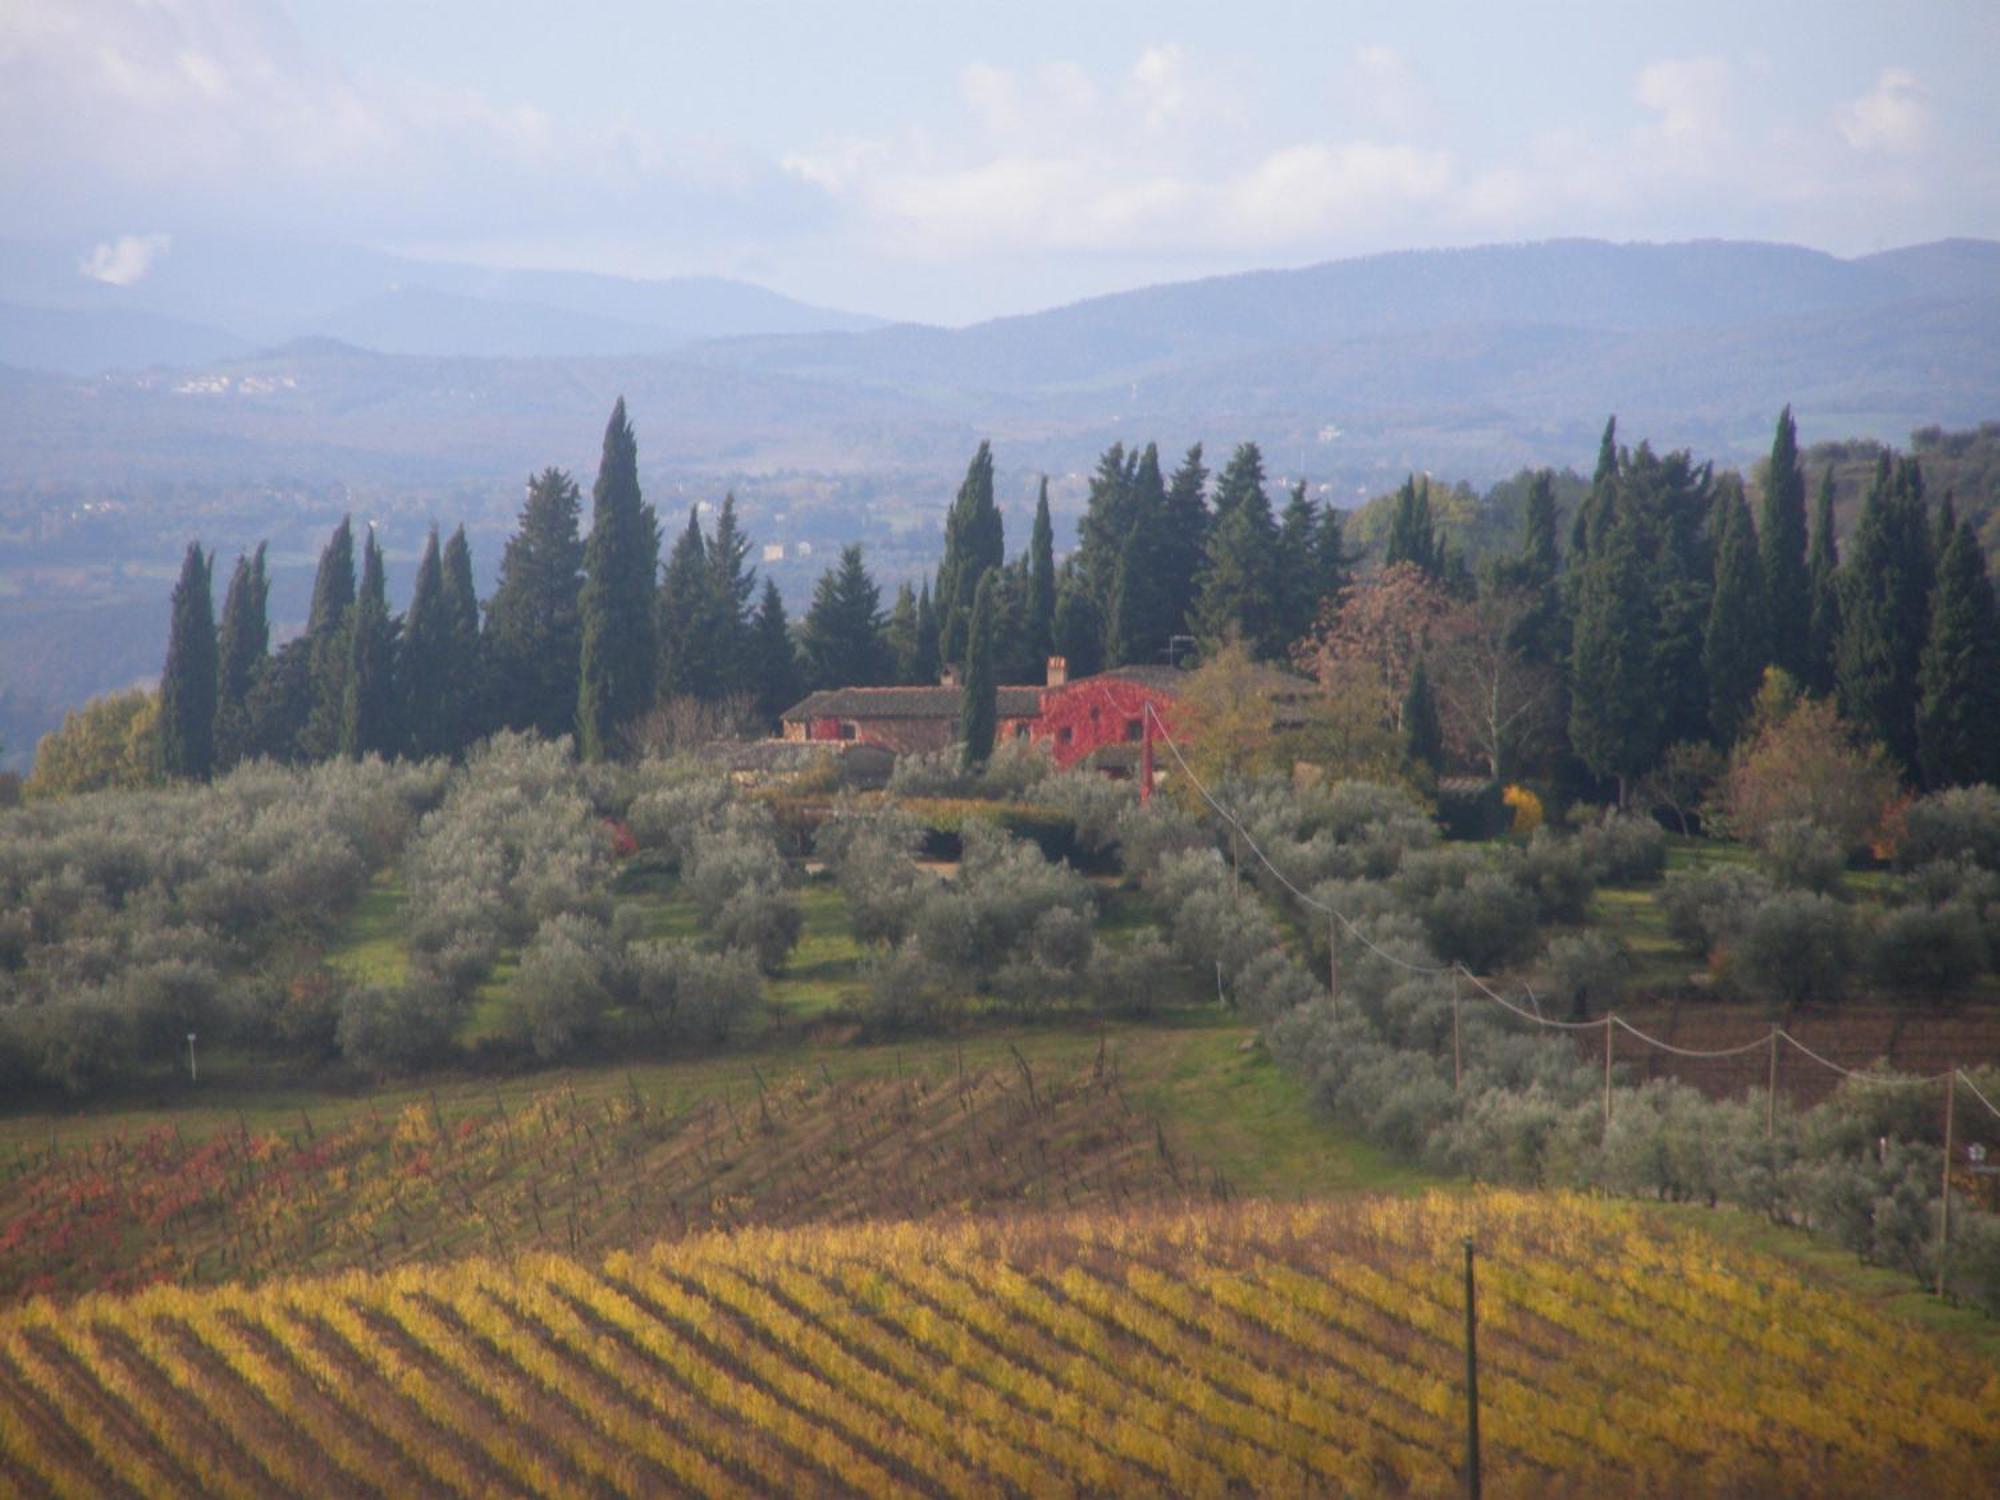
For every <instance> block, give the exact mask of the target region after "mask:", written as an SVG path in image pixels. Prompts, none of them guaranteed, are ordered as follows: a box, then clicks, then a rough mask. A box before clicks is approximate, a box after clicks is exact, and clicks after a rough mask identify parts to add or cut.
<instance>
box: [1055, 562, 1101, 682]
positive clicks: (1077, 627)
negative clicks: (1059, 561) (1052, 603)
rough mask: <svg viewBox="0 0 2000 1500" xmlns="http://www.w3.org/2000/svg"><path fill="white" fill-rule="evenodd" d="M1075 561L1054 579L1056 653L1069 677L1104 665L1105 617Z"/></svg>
mask: <svg viewBox="0 0 2000 1500" xmlns="http://www.w3.org/2000/svg"><path fill="white" fill-rule="evenodd" d="M1074 562H1075V559H1074V558H1071V559H1070V561H1069V563H1065V564H1064V566H1063V571H1062V575H1061V577H1060V578H1059V579H1058V580H1057V582H1056V619H1055V644H1056V650H1055V654H1056V655H1057V656H1060V657H1062V658H1063V660H1064V661H1066V662H1067V663H1068V664H1069V675H1070V676H1071V677H1089V676H1091V675H1092V674H1093V673H1096V672H1099V671H1101V670H1103V667H1104V618H1103V616H1102V615H1100V614H1099V613H1098V610H1097V601H1096V600H1095V599H1093V598H1092V597H1091V596H1090V590H1089V589H1088V588H1087V587H1085V585H1084V582H1083V578H1082V576H1081V575H1080V574H1079V573H1078V571H1077V569H1076V568H1075V567H1074V566H1072V564H1074Z"/></svg>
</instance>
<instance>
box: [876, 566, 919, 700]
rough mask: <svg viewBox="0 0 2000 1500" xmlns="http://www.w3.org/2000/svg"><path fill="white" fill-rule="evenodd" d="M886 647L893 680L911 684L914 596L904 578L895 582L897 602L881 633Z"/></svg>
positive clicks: (914, 658) (914, 654)
mask: <svg viewBox="0 0 2000 1500" xmlns="http://www.w3.org/2000/svg"><path fill="white" fill-rule="evenodd" d="M883 637H884V639H885V640H886V641H887V642H888V646H889V660H890V663H891V664H892V665H893V666H894V668H895V678H896V681H897V682H899V683H902V684H903V685H905V686H913V685H915V684H916V683H917V682H919V681H920V679H919V678H918V676H917V595H916V591H915V590H914V589H912V588H911V587H910V585H909V581H908V580H907V579H905V580H904V581H903V582H902V583H899V584H897V585H896V602H895V604H894V605H892V606H891V607H890V610H889V624H888V628H887V629H886V630H885V631H884V632H883Z"/></svg>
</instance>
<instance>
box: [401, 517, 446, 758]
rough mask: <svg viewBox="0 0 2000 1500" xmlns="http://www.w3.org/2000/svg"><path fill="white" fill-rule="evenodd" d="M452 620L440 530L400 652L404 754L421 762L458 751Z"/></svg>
mask: <svg viewBox="0 0 2000 1500" xmlns="http://www.w3.org/2000/svg"><path fill="white" fill-rule="evenodd" d="M452 646H453V641H452V620H451V617H450V614H449V613H448V612H447V610H446V606H445V597H444V562H443V559H442V558H441V556H440V555H439V548H438V533H437V527H435V526H433V527H432V528H431V530H430V535H429V536H428V537H426V538H425V539H424V552H423V556H422V557H421V558H420V559H419V560H418V562H417V579H416V583H415V584H414V585H412V587H411V589H410V608H409V610H408V612H407V613H406V614H405V615H404V616H403V638H402V641H401V642H400V644H399V646H398V649H397V651H396V670H395V674H394V675H395V694H394V697H395V704H396V708H397V716H398V718H399V719H400V720H401V722H402V731H403V735H402V739H403V753H404V754H406V755H408V756H410V757H412V758H413V759H416V760H430V759H433V758H435V757H437V756H443V755H450V754H451V753H452V752H453V750H455V749H456V748H457V746H456V744H455V741H456V739H457V735H458V725H457V724H456V723H455V722H454V714H453V711H452V710H453V703H452V676H453V673H454V669H455V666H456V663H454V661H453V660H452V655H453V652H452Z"/></svg>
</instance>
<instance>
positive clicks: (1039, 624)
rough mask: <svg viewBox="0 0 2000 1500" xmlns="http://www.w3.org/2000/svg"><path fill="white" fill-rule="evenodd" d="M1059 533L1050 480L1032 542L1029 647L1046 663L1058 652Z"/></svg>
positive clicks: (1045, 481)
mask: <svg viewBox="0 0 2000 1500" xmlns="http://www.w3.org/2000/svg"><path fill="white" fill-rule="evenodd" d="M1055 627H1056V530H1055V525H1054V523H1053V522H1052V521H1051V520H1050V519H1049V476H1048V475H1046V474H1044V475H1043V476H1042V488H1041V493H1040V494H1039V495H1037V496H1036V497H1035V529H1034V531H1033V532H1032V533H1031V534H1030V535H1029V538H1028V645H1029V649H1030V650H1032V651H1033V653H1034V654H1035V656H1036V657H1038V658H1040V659H1043V660H1046V659H1047V658H1048V656H1049V653H1050V652H1051V651H1053V650H1054V649H1055Z"/></svg>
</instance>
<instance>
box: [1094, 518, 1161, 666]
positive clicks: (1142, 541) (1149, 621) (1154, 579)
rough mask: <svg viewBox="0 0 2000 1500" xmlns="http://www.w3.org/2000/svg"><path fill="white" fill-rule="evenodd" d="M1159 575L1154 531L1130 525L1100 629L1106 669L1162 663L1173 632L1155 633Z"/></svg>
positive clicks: (1158, 627) (1157, 539)
mask: <svg viewBox="0 0 2000 1500" xmlns="http://www.w3.org/2000/svg"><path fill="white" fill-rule="evenodd" d="M1161 573H1162V569H1161V566H1160V534H1159V532H1158V530H1157V529H1156V528H1154V527H1150V526H1135V527H1133V528H1132V530H1131V531H1129V532H1128V533H1126V536H1125V546H1124V548H1123V549H1122V550H1121V551H1120V552H1119V554H1118V567H1117V570H1116V572H1114V573H1113V575H1112V583H1111V614H1110V619H1109V620H1108V621H1107V623H1106V626H1105V630H1104V660H1105V663H1106V664H1107V665H1109V666H1114V667H1123V666H1133V665H1141V666H1143V665H1147V664H1150V663H1154V662H1159V661H1164V660H1165V659H1166V657H1165V652H1166V649H1167V637H1168V636H1169V635H1171V634H1172V633H1173V632H1172V631H1171V630H1163V629H1161V624H1162V622H1163V621H1164V619H1165V618H1166V616H1167V600H1166V598H1165V595H1164V591H1163V590H1162V588H1161V583H1162V581H1163V580H1162V578H1161Z"/></svg>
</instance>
